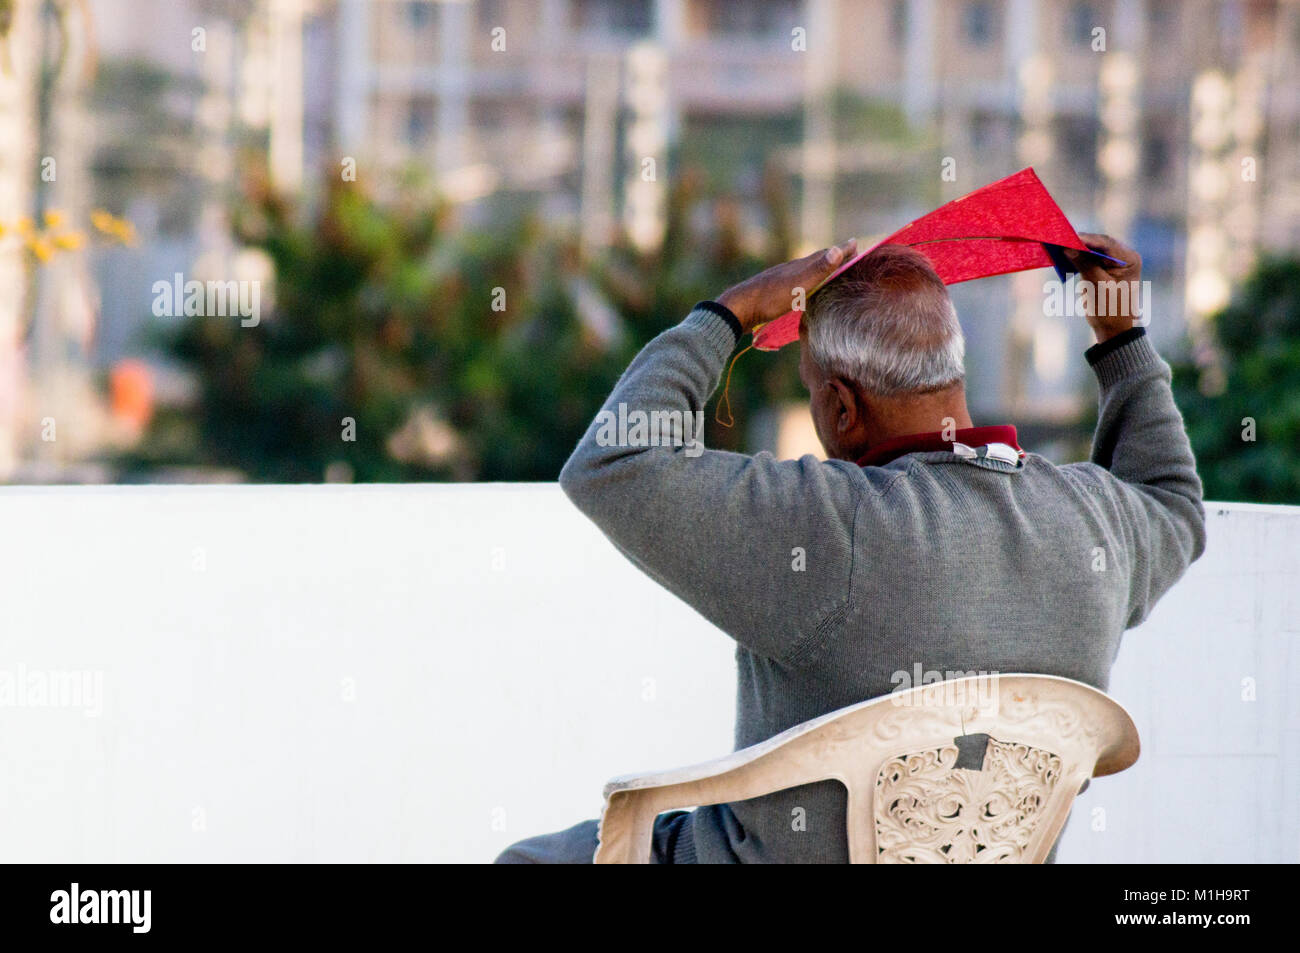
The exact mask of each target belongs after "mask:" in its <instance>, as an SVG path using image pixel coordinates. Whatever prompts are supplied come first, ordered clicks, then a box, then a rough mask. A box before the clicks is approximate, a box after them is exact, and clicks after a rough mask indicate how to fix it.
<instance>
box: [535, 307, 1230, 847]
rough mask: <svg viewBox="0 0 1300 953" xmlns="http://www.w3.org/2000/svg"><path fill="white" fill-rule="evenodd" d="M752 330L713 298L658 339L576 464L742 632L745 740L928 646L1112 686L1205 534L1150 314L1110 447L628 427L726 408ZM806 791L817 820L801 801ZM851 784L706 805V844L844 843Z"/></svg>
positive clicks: (740, 704)
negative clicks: (1004, 452) (1017, 449)
mask: <svg viewBox="0 0 1300 953" xmlns="http://www.w3.org/2000/svg"><path fill="white" fill-rule="evenodd" d="M735 345H736V334H735V331H734V330H733V329H732V327H731V326H730V324H729V323H728V322H727V321H725V320H724V319H723V318H721V317H719V316H718V315H717V314H715V313H712V312H710V311H708V310H705V309H701V308H697V309H696V310H694V311H692V312H691V314H690V315H689V316H688V317H687V318H686V320H684V321H683V322H682V323H681V324H679V325H677V326H676V327H674V328H671V329H669V330H667V331H665V332H664V333H662V334H660V335H659V336H658V337H657V338H655V339H654V340H653V341H651V342H650V343H649V344H648V345H646V347H645V349H644V350H642V351H641V353H640V354H639V355H638V356H637V357H636V359H635V360H634V361H633V362H632V364H631V365H630V366H629V367H628V369H627V370H626V372H624V374H623V376H622V378H621V379H620V380H619V382H618V385H617V386H616V387H615V388H614V391H613V393H612V394H611V395H610V397H609V400H608V401H607V402H606V405H605V410H606V411H609V414H604V412H602V414H603V417H598V418H597V420H596V421H595V422H593V424H592V426H591V428H590V429H589V430H588V431H587V433H586V435H585V436H584V437H583V438H582V440H581V442H580V443H579V444H578V447H577V449H576V450H575V451H574V453H573V456H572V457H571V458H570V459H569V461H568V463H567V464H566V465H565V467H564V470H563V472H562V473H561V474H560V484H561V486H562V487H563V488H564V491H565V493H566V494H568V496H569V498H570V499H571V500H572V501H573V502H574V504H575V505H577V507H578V508H579V509H581V510H582V511H583V512H584V513H585V514H587V516H589V517H590V518H591V519H592V520H593V521H594V522H595V523H596V525H597V526H599V527H600V528H601V530H603V531H604V533H605V534H606V535H607V536H608V537H609V539H610V540H611V541H612V542H613V543H614V545H615V546H617V547H618V548H619V550H621V551H622V552H623V553H624V554H626V555H627V557H628V558H629V559H630V560H632V562H633V563H635V564H636V565H637V566H639V567H640V568H641V569H642V570H643V571H644V572H646V573H647V574H648V575H649V576H651V577H652V578H653V579H655V580H656V581H658V582H659V583H660V584H661V585H663V586H664V587H665V588H667V589H668V590H669V591H671V592H673V593H674V594H676V595H677V596H679V597H680V598H682V599H684V600H685V601H686V602H687V603H689V604H690V605H691V606H693V607H694V608H695V609H696V610H697V611H699V612H700V613H701V614H702V615H703V616H704V617H705V618H707V619H708V620H709V621H710V622H712V623H714V624H715V625H716V626H717V627H718V628H719V629H721V630H722V631H723V632H725V633H726V634H727V635H729V636H730V637H731V638H733V639H735V641H736V668H737V685H736V731H735V744H736V747H737V748H741V747H746V746H748V745H752V744H755V743H756V742H759V741H762V740H764V739H766V738H770V737H771V736H772V735H775V734H777V733H778V732H781V731H784V730H785V729H787V728H790V727H791V726H793V725H797V724H799V723H800V722H803V721H807V720H808V719H810V718H815V717H817V716H818V715H823V714H825V713H827V712H830V711H834V710H835V709H837V708H842V707H844V706H846V705H851V704H854V703H856V702H860V701H863V700H864V699H868V698H873V697H876V696H879V695H884V694H887V693H888V692H890V691H891V690H893V689H894V688H895V687H896V686H897V685H898V684H899V681H898V679H897V677H896V674H895V673H898V672H904V671H905V672H909V673H910V672H912V671H913V670H914V669H915V667H916V666H918V665H919V666H920V668H921V670H922V671H938V672H950V671H951V672H963V673H964V672H971V671H983V672H1039V673H1044V674H1049V675H1060V676H1064V677H1067V678H1073V679H1078V680H1079V681H1083V682H1087V683H1088V684H1091V685H1095V686H1097V687H1098V688H1102V689H1104V688H1105V687H1106V685H1107V681H1108V678H1109V674H1110V668H1111V665H1112V663H1113V662H1114V660H1115V654H1116V652H1117V651H1118V649H1119V643H1120V636H1121V634H1122V633H1123V632H1124V630H1125V629H1127V628H1130V627H1131V626H1134V625H1137V624H1138V623H1139V622H1141V621H1142V619H1143V618H1145V617H1146V615H1147V613H1148V612H1149V611H1150V610H1151V607H1152V606H1153V605H1154V604H1155V602H1156V600H1157V599H1159V598H1160V597H1161V596H1162V595H1163V594H1164V593H1165V592H1166V591H1167V590H1168V589H1169V587H1170V586H1172V585H1173V584H1174V583H1175V582H1176V581H1177V580H1178V578H1179V577H1180V576H1181V575H1182V574H1183V572H1184V570H1186V569H1187V567H1188V565H1189V564H1190V563H1191V562H1192V561H1193V560H1195V559H1196V558H1197V557H1198V556H1200V554H1201V552H1202V551H1203V550H1204V547H1205V516H1204V511H1203V509H1202V506H1201V484H1200V480H1199V479H1198V477H1197V475H1196V468H1195V461H1194V460H1193V458H1192V451H1191V447H1190V446H1189V444H1188V441H1187V437H1186V435H1185V433H1184V431H1183V422H1182V418H1181V416H1180V415H1179V413H1178V409H1177V407H1176V406H1175V405H1174V400H1173V395H1172V393H1171V391H1170V387H1169V368H1168V365H1166V364H1165V363H1164V361H1162V360H1161V359H1160V358H1159V356H1158V355H1157V354H1156V352H1155V351H1154V350H1153V349H1152V348H1151V345H1150V343H1149V341H1148V340H1147V338H1146V337H1145V335H1143V334H1142V333H1141V332H1140V331H1139V332H1129V333H1127V334H1126V335H1124V336H1123V339H1122V340H1119V339H1116V341H1112V342H1107V345H1099V346H1098V347H1097V348H1093V349H1092V350H1091V351H1090V352H1089V360H1090V362H1091V363H1092V364H1093V370H1094V371H1095V373H1096V375H1097V379H1098V381H1099V383H1100V388H1101V407H1100V418H1099V420H1098V423H1097V432H1096V435H1095V438H1094V442H1093V450H1092V459H1091V461H1090V462H1088V463H1075V464H1069V465H1067V466H1055V465H1053V464H1051V463H1049V462H1048V461H1047V460H1045V459H1043V458H1042V457H1040V456H1037V455H1035V454H1033V453H1029V454H1027V455H1026V456H1025V458H1024V460H1023V462H1022V464H1021V465H1019V466H1016V465H1012V464H1008V463H1003V462H1001V461H998V460H992V459H978V460H971V459H968V458H963V457H961V456H958V455H957V454H956V453H952V452H948V451H940V452H919V453H915V452H914V453H908V454H906V455H904V456H902V457H900V458H898V459H895V460H893V461H892V462H890V463H888V464H886V465H884V466H878V467H877V466H859V465H857V464H854V463H848V462H845V461H840V460H819V459H817V458H816V457H813V456H805V457H803V458H802V459H799V460H778V459H776V458H775V457H774V456H772V455H771V454H768V453H760V454H758V455H757V456H745V455H743V454H737V453H728V452H722V451H714V450H702V447H700V446H698V445H697V446H694V447H692V446H690V445H686V446H664V445H658V446H655V445H647V444H653V443H654V442H658V441H651V440H645V439H639V436H640V435H639V434H638V432H637V431H636V429H635V428H632V429H630V430H628V429H626V428H624V429H623V430H622V431H620V430H618V429H617V428H614V427H611V426H609V419H610V416H611V415H619V414H622V415H623V418H624V419H627V418H631V417H632V415H633V412H634V411H636V410H641V411H644V412H646V413H647V414H648V413H649V412H651V411H659V412H660V413H663V412H665V411H667V412H672V411H690V412H694V411H699V410H702V409H703V407H704V404H705V401H706V400H707V399H708V397H709V395H710V393H712V391H713V389H714V388H715V387H716V386H717V384H718V380H719V377H720V374H721V371H722V368H723V366H724V363H725V362H726V360H727V358H728V356H729V355H730V353H731V352H732V350H733V349H734V348H735ZM1108 345H1109V346H1108ZM620 405H624V406H623V407H622V408H621V409H620ZM661 419H663V418H661ZM661 443H662V442H661ZM629 444H638V445H629ZM800 551H801V552H802V553H803V556H802V560H801V558H800V556H799V552H800ZM1099 552H1101V553H1102V554H1103V556H1102V558H1101V559H1099V558H1098V553H1099ZM1099 566H1100V567H1102V568H1098V567H1099ZM687 663H688V664H689V660H687ZM797 807H798V808H803V809H804V812H805V814H804V819H805V822H806V824H805V825H795V824H792V823H791V819H792V817H793V816H794V815H793V813H792V812H793V811H794V809H795V808H797ZM845 807H846V797H845V793H844V789H843V787H842V786H841V785H840V784H838V783H837V782H833V781H828V782H820V783H818V784H813V785H807V786H805V787H803V788H795V789H791V790H788V791H783V792H780V793H777V794H772V795H769V796H766V797H761V798H756V799H754V800H751V801H744V802H739V803H734V804H723V805H714V806H710V807H703V808H700V809H699V810H698V811H696V815H695V822H694V847H695V852H696V855H697V857H698V860H699V861H700V862H702V863H770V862H844V861H847V859H848V845H847V839H846V835H845ZM800 828H804V829H800ZM687 852H688V853H689V845H688V851H687Z"/></svg>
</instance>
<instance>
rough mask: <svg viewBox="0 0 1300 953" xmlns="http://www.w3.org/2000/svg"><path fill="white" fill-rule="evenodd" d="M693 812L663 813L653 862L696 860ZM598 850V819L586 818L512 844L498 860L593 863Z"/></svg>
mask: <svg viewBox="0 0 1300 953" xmlns="http://www.w3.org/2000/svg"><path fill="white" fill-rule="evenodd" d="M692 837H693V835H692V832H691V815H690V813H689V812H687V811H673V812H672V813H669V814H661V815H660V816H659V817H657V818H656V819H655V826H654V831H653V833H652V835H651V840H650V862H651V863H652V864H681V863H694V857H695V844H694V841H693V840H692ZM595 853H596V822H595V821H583V822H582V823H580V824H574V825H573V826H572V827H570V828H569V829H568V830H564V831H560V832H559V833H556V834H539V835H538V836H536V837H530V838H528V839H527V840H521V841H520V842H519V843H517V844H512V845H511V846H509V847H507V848H506V849H505V850H503V851H502V852H501V856H500V857H498V858H497V859H496V861H495V862H496V863H498V864H589V863H591V861H592V856H593V855H594V854H595Z"/></svg>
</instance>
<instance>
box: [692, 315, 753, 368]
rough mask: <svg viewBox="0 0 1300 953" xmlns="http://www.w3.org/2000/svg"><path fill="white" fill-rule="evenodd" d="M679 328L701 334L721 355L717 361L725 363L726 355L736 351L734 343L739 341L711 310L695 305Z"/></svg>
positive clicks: (723, 320)
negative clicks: (690, 329)
mask: <svg viewBox="0 0 1300 953" xmlns="http://www.w3.org/2000/svg"><path fill="white" fill-rule="evenodd" d="M719 307H721V305H719ZM681 326H682V327H686V328H692V329H694V330H697V331H701V332H703V333H704V336H705V338H706V339H707V340H708V341H709V342H710V343H711V344H713V345H714V346H715V347H716V348H717V349H718V353H719V355H721V356H720V358H719V360H724V361H725V360H726V359H727V355H729V354H730V353H731V352H732V351H734V350H735V349H736V342H737V341H739V340H740V338H739V336H738V335H737V334H736V333H735V331H734V330H733V329H732V327H731V325H730V324H728V323H727V322H726V320H725V319H724V318H722V317H721V316H720V315H719V314H718V313H717V312H716V311H714V310H713V309H711V308H705V307H703V306H702V305H696V306H695V309H694V310H693V311H691V313H690V314H688V315H687V316H686V320H685V321H683V322H682V324H681Z"/></svg>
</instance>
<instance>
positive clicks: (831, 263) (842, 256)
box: [809, 238, 858, 271]
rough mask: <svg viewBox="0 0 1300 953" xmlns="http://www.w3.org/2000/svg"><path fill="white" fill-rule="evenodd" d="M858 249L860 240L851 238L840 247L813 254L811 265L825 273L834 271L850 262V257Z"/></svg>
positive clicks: (839, 245)
mask: <svg viewBox="0 0 1300 953" xmlns="http://www.w3.org/2000/svg"><path fill="white" fill-rule="evenodd" d="M857 247H858V240H857V239H856V238H850V239H849V240H848V241H846V242H841V243H840V244H838V245H832V246H831V247H830V248H824V249H822V250H821V251H819V252H813V253H812V254H811V255H810V256H809V258H810V259H812V261H811V264H813V265H814V266H815V267H817V268H820V269H822V270H823V271H833V270H835V269H836V268H838V267H839V266H840V265H842V264H843V263H844V262H846V261H848V259H849V257H850V256H851V255H852V254H853V252H854V251H855V250H856V249H857Z"/></svg>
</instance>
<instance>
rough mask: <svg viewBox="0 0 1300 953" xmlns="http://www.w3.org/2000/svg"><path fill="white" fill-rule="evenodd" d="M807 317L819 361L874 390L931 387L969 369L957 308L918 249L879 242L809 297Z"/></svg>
mask: <svg viewBox="0 0 1300 953" xmlns="http://www.w3.org/2000/svg"><path fill="white" fill-rule="evenodd" d="M804 322H805V324H806V325H807V328H808V342H807V343H808V347H809V348H810V349H811V356H812V358H813V360H815V361H816V362H817V364H818V366H819V367H821V368H822V370H823V371H825V372H826V373H828V374H833V375H835V376H838V377H844V378H847V379H849V380H852V381H856V382H857V383H858V384H859V385H860V386H861V387H862V388H863V389H864V390H866V391H867V392H868V393H872V394H878V395H881V396H890V395H894V394H919V393H928V392H930V391H936V390H943V389H944V388H947V387H951V386H952V385H954V384H956V383H958V382H960V381H962V380H963V379H964V378H965V376H966V368H965V356H966V341H965V338H963V337H962V332H961V324H960V323H959V322H958V321H957V309H956V308H954V307H953V304H952V299H951V298H950V297H949V296H948V289H947V287H946V286H945V285H944V283H943V281H942V280H941V279H940V278H939V276H938V275H937V274H936V273H935V271H934V267H933V266H932V265H931V264H930V261H929V259H927V258H926V257H925V256H924V255H922V254H921V253H920V252H918V251H915V250H914V249H911V248H907V247H905V246H902V245H882V246H881V247H880V248H877V249H876V250H875V251H873V252H872V253H871V254H869V255H867V256H866V257H865V258H863V259H862V260H861V261H860V262H857V263H856V264H855V265H853V267H851V268H849V269H848V270H847V271H845V272H844V273H843V274H842V275H840V276H839V277H838V278H836V279H835V280H834V281H832V282H831V283H830V284H828V285H827V286H826V287H825V288H823V289H822V290H821V291H819V292H817V293H816V294H815V295H813V296H812V297H811V298H810V299H809V301H808V310H807V311H806V313H805V314H804Z"/></svg>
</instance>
